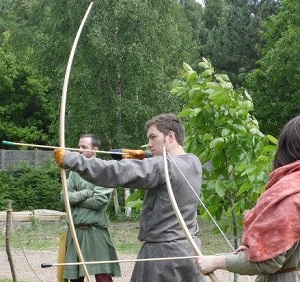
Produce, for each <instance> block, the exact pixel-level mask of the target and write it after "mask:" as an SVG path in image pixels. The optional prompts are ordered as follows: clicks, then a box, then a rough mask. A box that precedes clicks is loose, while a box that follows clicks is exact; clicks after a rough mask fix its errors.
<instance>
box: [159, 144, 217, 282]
mask: <svg viewBox="0 0 300 282" xmlns="http://www.w3.org/2000/svg"><path fill="white" fill-rule="evenodd" d="M163 158H164V174H165V179H166V185H167V190H168V194H169V197H170V200H171V204H172V207H173V210H174V212H175V214H176V217H177V220H178V222H179V224H180V227H181V229H182V231H183V232H184V235H185V237H186V238H187V240H188V241H189V243H190V245H191V247H192V249H193V251H194V254H195V255H198V256H201V255H202V253H201V251H200V249H199V248H198V246H197V244H196V242H195V240H194V239H193V237H192V235H191V233H190V231H189V229H188V227H187V226H186V223H185V221H184V219H183V217H182V214H181V212H180V210H179V208H178V205H177V202H176V199H175V196H174V193H173V189H172V185H171V181H170V176H169V169H168V162H167V151H166V148H165V146H164V147H163ZM208 276H209V278H210V280H211V281H212V282H219V280H218V278H217V277H216V275H215V274H214V273H209V274H208Z"/></svg>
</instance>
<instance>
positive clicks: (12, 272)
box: [5, 200, 17, 282]
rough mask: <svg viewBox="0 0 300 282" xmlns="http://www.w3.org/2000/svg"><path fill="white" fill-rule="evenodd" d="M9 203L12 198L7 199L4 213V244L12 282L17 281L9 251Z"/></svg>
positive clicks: (10, 211)
mask: <svg viewBox="0 0 300 282" xmlns="http://www.w3.org/2000/svg"><path fill="white" fill-rule="evenodd" d="M11 204H12V200H8V205H7V213H6V230H5V235H6V237H5V246H6V254H7V257H8V261H9V265H10V270H11V274H12V278H13V282H17V276H16V271H15V268H14V262H13V259H12V255H11V251H10V228H11V218H12V209H11Z"/></svg>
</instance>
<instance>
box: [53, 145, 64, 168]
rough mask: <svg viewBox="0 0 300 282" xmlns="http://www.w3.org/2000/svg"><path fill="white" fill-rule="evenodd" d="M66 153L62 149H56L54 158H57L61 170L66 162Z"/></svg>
mask: <svg viewBox="0 0 300 282" xmlns="http://www.w3.org/2000/svg"><path fill="white" fill-rule="evenodd" d="M65 153H66V150H65V149H61V148H57V149H54V158H55V161H56V163H57V165H58V166H59V167H60V168H63V161H64V157H65Z"/></svg>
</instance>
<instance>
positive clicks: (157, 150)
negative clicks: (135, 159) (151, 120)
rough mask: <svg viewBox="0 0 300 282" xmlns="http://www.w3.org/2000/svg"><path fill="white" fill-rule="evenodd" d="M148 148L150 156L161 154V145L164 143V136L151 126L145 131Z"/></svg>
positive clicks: (154, 126)
mask: <svg viewBox="0 0 300 282" xmlns="http://www.w3.org/2000/svg"><path fill="white" fill-rule="evenodd" d="M147 138H148V147H149V149H150V150H151V153H152V156H159V155H162V154H163V145H165V143H166V136H165V135H164V134H163V133H162V132H161V131H159V130H158V129H157V127H156V125H151V126H150V127H149V129H148V131H147Z"/></svg>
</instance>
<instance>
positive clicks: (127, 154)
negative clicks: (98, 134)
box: [122, 149, 146, 160]
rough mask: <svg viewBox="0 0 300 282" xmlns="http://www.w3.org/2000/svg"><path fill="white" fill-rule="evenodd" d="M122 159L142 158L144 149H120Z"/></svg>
mask: <svg viewBox="0 0 300 282" xmlns="http://www.w3.org/2000/svg"><path fill="white" fill-rule="evenodd" d="M122 153H124V155H122V158H123V159H138V160H143V159H144V158H145V157H146V154H145V151H143V150H130V149H122Z"/></svg>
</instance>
